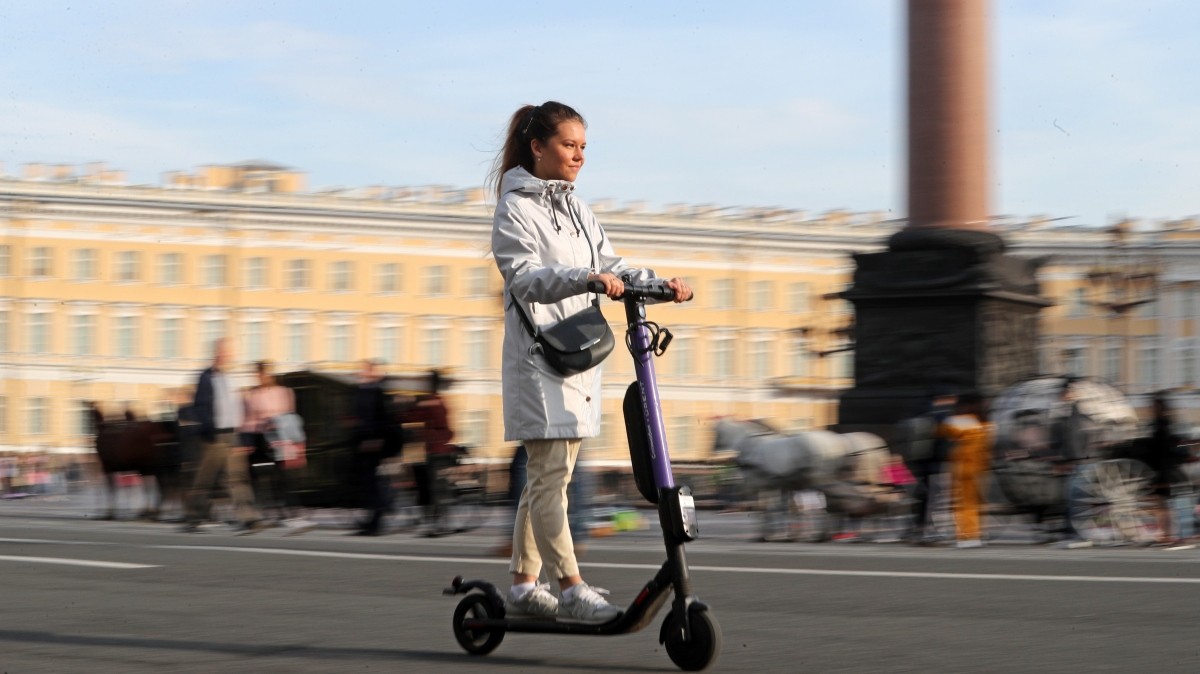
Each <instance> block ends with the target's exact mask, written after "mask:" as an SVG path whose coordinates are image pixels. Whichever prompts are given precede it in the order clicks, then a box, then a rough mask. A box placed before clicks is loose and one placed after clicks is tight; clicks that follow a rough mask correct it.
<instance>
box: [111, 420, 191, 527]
mask: <svg viewBox="0 0 1200 674" xmlns="http://www.w3.org/2000/svg"><path fill="white" fill-rule="evenodd" d="M92 422H93V424H94V426H93V427H94V428H95V431H96V455H97V456H98V457H99V459H100V467H101V469H102V470H103V471H104V477H105V481H106V482H107V484H108V512H107V513H105V516H104V519H115V518H116V514H117V513H116V496H117V475H118V473H138V474H140V475H143V476H146V477H153V478H154V482H155V487H154V488H153V490H152V488H151V487H150V486H149V485H148V484H147V486H146V490H147V491H146V498H147V504H148V505H147V507H146V509H145V510H143V511H142V512H141V513H140V516H141V517H144V518H148V519H158V516H159V513H160V510H161V508H162V504H163V503H164V502H165V501H167V500H168V499H170V498H176V499H177V498H179V497H180V487H181V485H180V456H179V451H178V448H179V439H178V435H177V433H176V425H175V423H174V422H171V421H146V420H141V421H139V420H136V419H135V420H132V421H129V420H112V419H105V418H104V416H103V415H102V414H100V412H99V410H96V409H93V411H92Z"/></svg>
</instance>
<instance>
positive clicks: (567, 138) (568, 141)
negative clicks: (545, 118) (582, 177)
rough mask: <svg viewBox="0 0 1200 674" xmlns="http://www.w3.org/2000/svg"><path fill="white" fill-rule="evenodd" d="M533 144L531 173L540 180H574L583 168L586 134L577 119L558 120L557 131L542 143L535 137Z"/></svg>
mask: <svg viewBox="0 0 1200 674" xmlns="http://www.w3.org/2000/svg"><path fill="white" fill-rule="evenodd" d="M532 144H533V156H534V162H533V174H534V175H535V176H537V177H538V178H541V179H542V180H568V181H571V182H575V178H576V176H578V175H579V169H581V168H583V150H584V148H586V147H587V134H586V132H585V131H584V128H583V124H581V123H580V122H579V120H576V119H572V120H568V121H565V122H560V123H559V125H558V133H556V134H554V136H553V137H552V138H550V139H549V140H547V141H546V142H545V143H543V142H542V141H540V140H537V139H536V138H535V139H534V140H533V142H532Z"/></svg>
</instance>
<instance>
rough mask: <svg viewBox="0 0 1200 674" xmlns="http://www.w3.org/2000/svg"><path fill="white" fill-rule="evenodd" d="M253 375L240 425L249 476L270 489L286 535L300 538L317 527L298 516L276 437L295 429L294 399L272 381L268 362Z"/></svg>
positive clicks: (261, 363) (280, 443)
mask: <svg viewBox="0 0 1200 674" xmlns="http://www.w3.org/2000/svg"><path fill="white" fill-rule="evenodd" d="M254 372H255V375H256V377H257V378H258V382H257V383H256V384H255V386H253V387H252V388H250V389H249V390H248V391H246V393H245V397H244V403H245V407H246V417H245V420H244V421H243V423H242V445H243V446H245V447H249V448H250V454H249V459H248V460H249V465H250V475H251V478H252V479H255V478H257V477H258V475H259V474H260V473H261V474H262V477H263V480H264V481H265V482H267V483H268V484H269V485H270V491H271V496H272V500H273V501H274V503H275V506H276V510H277V517H276V519H277V520H278V522H279V523H280V524H282V525H283V526H285V527H288V529H289V531H288V533H289V534H293V535H295V534H301V533H304V532H305V531H309V530H311V529H313V528H315V527H316V524H314V523H313V522H310V521H309V520H306V519H304V518H303V517H301V516H300V513H299V509H300V505H299V503H297V502H296V495H295V493H294V492H293V491H292V489H291V488H290V485H289V484H288V476H287V470H286V466H285V459H286V458H287V457H286V456H285V454H284V451H285V447H284V442H285V441H284V440H282V439H281V438H279V437H278V436H279V430H280V427H282V426H286V427H287V428H292V427H294V426H295V424H294V423H292V422H291V421H290V419H291V417H295V415H296V395H295V393H294V392H293V391H292V389H290V388H288V387H286V386H281V385H280V384H279V383H278V382H276V381H275V375H274V373H272V372H271V364H270V363H269V362H267V361H265V360H260V361H258V362H257V363H255V364H254ZM301 432H303V431H301ZM256 469H257V470H256Z"/></svg>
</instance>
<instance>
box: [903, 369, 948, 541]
mask: <svg viewBox="0 0 1200 674" xmlns="http://www.w3.org/2000/svg"><path fill="white" fill-rule="evenodd" d="M957 402H958V396H956V395H955V394H954V393H952V392H951V391H950V390H949V389H938V390H936V391H935V392H934V394H933V396H932V397H931V398H930V399H929V401H928V402H927V403H926V405H925V409H924V410H923V411H922V412H921V413H920V414H919V415H918V417H917V419H918V420H920V421H922V422H923V423H921V424H916V425H915V426H914V427H915V428H922V429H924V430H923V434H924V436H925V437H921V438H915V439H913V441H912V443H911V444H917V443H925V444H927V445H928V448H927V449H926V450H923V451H921V452H919V454H920V455H919V456H913V457H909V460H908V468H909V471H910V472H911V473H912V475H913V479H914V480H915V484H914V485H913V502H912V520H911V521H910V523H909V528H908V531H906V532H905V534H904V539H905V540H907V541H909V542H911V543H915V544H918V545H926V544H929V543H932V542H934V539H933V535H932V533H931V531H930V526H931V524H932V522H933V512H932V510H933V507H934V501H935V497H936V487H937V484H938V480H939V476H940V475H941V474H942V471H943V470H944V469H945V464H946V460H947V458H948V457H949V453H950V444H951V443H950V441H949V440H947V439H946V438H944V437H940V436H939V435H938V433H937V428H938V427H939V426H941V425H942V423H944V422H945V421H946V420H947V419H949V418H950V417H951V416H952V415H953V414H954V406H955V404H956V403H957Z"/></svg>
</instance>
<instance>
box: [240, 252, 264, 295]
mask: <svg viewBox="0 0 1200 674" xmlns="http://www.w3.org/2000/svg"><path fill="white" fill-rule="evenodd" d="M244 285H245V286H246V287H247V288H249V289H251V290H259V289H262V288H266V287H267V258H265V257H251V258H246V280H245V283H244Z"/></svg>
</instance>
